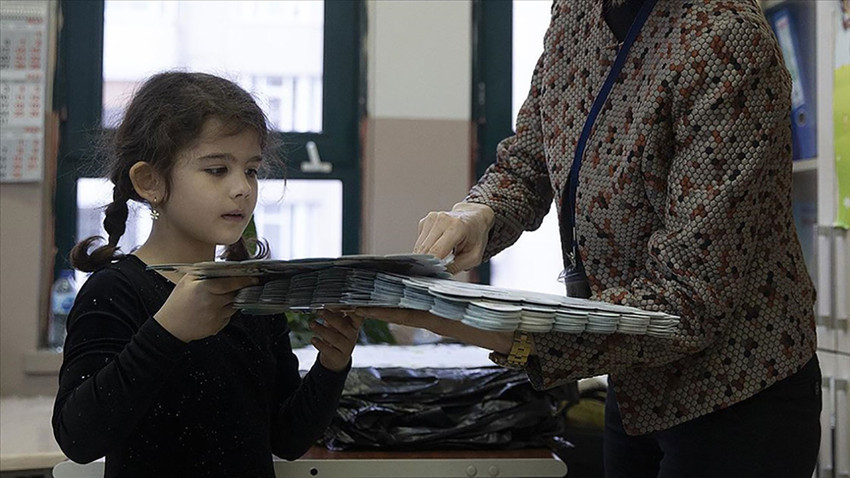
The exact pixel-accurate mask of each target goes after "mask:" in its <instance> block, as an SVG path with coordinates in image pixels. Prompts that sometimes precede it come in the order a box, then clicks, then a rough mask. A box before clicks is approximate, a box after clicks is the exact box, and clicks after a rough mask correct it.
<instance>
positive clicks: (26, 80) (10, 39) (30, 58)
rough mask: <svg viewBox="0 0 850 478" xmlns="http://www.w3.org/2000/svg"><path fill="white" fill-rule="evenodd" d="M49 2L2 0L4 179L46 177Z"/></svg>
mask: <svg viewBox="0 0 850 478" xmlns="http://www.w3.org/2000/svg"><path fill="white" fill-rule="evenodd" d="M47 40H48V2H46V1H26V2H24V1H4V2H2V3H0V182H31V181H41V180H42V178H43V176H44V167H43V165H44V113H45V101H46V94H45V85H46V75H47Z"/></svg>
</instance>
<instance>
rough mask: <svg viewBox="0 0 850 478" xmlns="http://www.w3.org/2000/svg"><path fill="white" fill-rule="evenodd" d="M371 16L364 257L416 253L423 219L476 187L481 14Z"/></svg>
mask: <svg viewBox="0 0 850 478" xmlns="http://www.w3.org/2000/svg"><path fill="white" fill-rule="evenodd" d="M367 8H368V19H369V25H368V31H369V34H368V39H367V55H368V80H367V82H368V106H367V107H368V111H369V119H368V123H367V135H366V147H365V151H364V162H363V180H364V186H363V214H364V216H363V235H362V244H363V251H364V252H366V253H375V254H387V253H396V252H410V251H411V250H412V248H413V245H414V243H415V241H416V233H417V224H418V222H419V219H421V218H422V217H423V216H425V215H426V214H427V213H428V212H429V211H432V210H438V209H447V208H451V206H452V205H453V204H454V203H455V202H457V201H460V200H461V199H462V198H463V197H464V195H465V194H466V191H467V189H468V188H469V185H470V154H471V147H470V132H471V129H470V101H471V99H470V98H471V97H470V90H471V84H470V83H471V74H472V70H471V58H472V57H471V54H472V53H471V51H472V49H471V41H472V40H471V38H472V4H471V2H470V1H468V0H463V1H452V2H433V1H427V0H423V1H411V0H400V1H395V0H379V1H370V2H369V3H368V4H367Z"/></svg>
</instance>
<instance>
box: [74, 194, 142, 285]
mask: <svg viewBox="0 0 850 478" xmlns="http://www.w3.org/2000/svg"><path fill="white" fill-rule="evenodd" d="M127 200H128V196H127V195H126V193H125V192H123V191H122V188H119V187H118V186H115V188H114V189H113V190H112V202H111V203H109V205H108V206H106V217H105V218H104V219H103V227H104V229H106V233H107V234H108V235H109V240H108V241H107V243H106V244H104V245H102V246H100V247H98V248H97V249H95V250H94V251H92V252H91V254H89V249H90V248H91V247H92V246H93V245H94V244H95V243H96V242H97V241H102V240H103V238H102V237H100V236H91V237H89V238H87V239H84V240H83V241H80V243H78V244H77V245H76V246H74V248H73V249H72V250H71V265H72V266H74V268H76V269H79V270H81V271H83V272H94V271H96V270H98V269H100V268H101V267H103V266H105V265H107V264H109V263H110V262H112V261H113V260H115V259H116V258H118V257H120V256H121V254H120V253H119V250H120V248H119V247H118V240H119V239H121V236H122V235H123V234H124V230H125V229H126V227H127V216H128V214H129V208H128V207H127Z"/></svg>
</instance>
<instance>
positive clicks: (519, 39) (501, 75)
mask: <svg viewBox="0 0 850 478" xmlns="http://www.w3.org/2000/svg"><path fill="white" fill-rule="evenodd" d="M474 5H475V13H474V17H475V20H476V23H477V28H476V34H477V38H476V48H475V50H474V52H475V53H474V56H475V59H474V60H473V61H474V62H475V67H474V68H475V70H476V72H474V73H473V77H474V81H476V83H477V91H478V92H479V95H478V98H476V99H474V100H473V101H475V102H476V103H475V104H474V105H473V108H474V114H473V116H474V117H476V118H477V122H478V128H477V141H478V148H477V149H478V151H479V153H478V154H479V156H478V157H477V158H476V173H477V174H478V176H479V177H480V175H481V174H483V172H484V170H485V169H486V167H487V166H489V165H490V164H492V163H493V162H494V161H495V160H496V144H497V143H498V142H499V141H501V140H502V139H504V138H506V137H508V136H510V135H512V134H514V126H515V124H516V115H517V112H518V111H519V108H520V106H521V105H522V102H523V101H524V100H525V97H526V95H527V94H528V88H529V85H530V83H531V73H532V70H533V69H534V65H535V63H536V62H537V59H538V58H539V56H540V54H541V53H542V52H543V35H544V33H545V32H546V28H547V27H548V25H549V14H550V9H551V6H552V2H551V0H514V1H513V2H487V1H478V2H476V3H475V4H474ZM508 32H510V33H508ZM509 50H510V51H512V52H513V53H512V55H511V57H507V56H506V55H505V52H506V51H509ZM507 58H510V61H506V59H507ZM509 100H510V101H509ZM562 269H563V260H562V258H561V246H560V237H559V233H558V218H557V213H556V208H555V205H554V204H553V205H552V207H551V209H550V211H549V214H548V215H547V216H546V218H545V219H544V220H543V224H542V225H541V226H540V228H539V229H537V230H536V231H532V232H525V233H524V234H523V235H522V236H521V237H520V239H519V240H518V241H517V242H516V243H515V244H514V245H512V246H511V247H510V248H508V249H506V250H504V251H502V252H501V253H499V254H497V255H496V256H494V257H493V258H492V259H491V260H490V262H489V263H488V264H485V265H484V266H482V267H481V268H479V279H480V280H481V281H482V282H487V283H490V284H493V285H497V286H500V287H507V288H514V289H524V290H534V291H539V292H547V293H553V294H563V293H564V286H563V284H561V283H559V282H558V280H557V277H558V274H559V273H560V272H561V270H562Z"/></svg>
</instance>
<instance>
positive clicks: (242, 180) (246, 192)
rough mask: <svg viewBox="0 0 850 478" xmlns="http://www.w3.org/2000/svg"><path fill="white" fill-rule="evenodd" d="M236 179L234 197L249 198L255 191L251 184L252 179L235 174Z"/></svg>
mask: <svg viewBox="0 0 850 478" xmlns="http://www.w3.org/2000/svg"><path fill="white" fill-rule="evenodd" d="M234 176H236V178H235V179H234V184H233V186H232V187H233V197H234V198H238V197H239V196H244V197H248V196H250V195H251V193H252V192H253V191H254V184H253V183H252V182H251V179H250V178H248V177H247V176H245V175H244V174H241V173H240V174H235V175H234Z"/></svg>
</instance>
